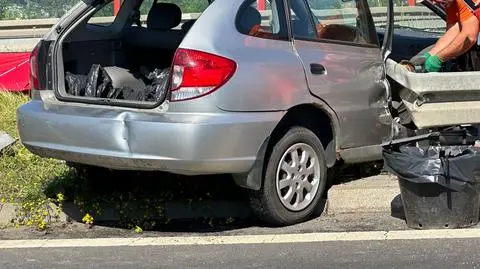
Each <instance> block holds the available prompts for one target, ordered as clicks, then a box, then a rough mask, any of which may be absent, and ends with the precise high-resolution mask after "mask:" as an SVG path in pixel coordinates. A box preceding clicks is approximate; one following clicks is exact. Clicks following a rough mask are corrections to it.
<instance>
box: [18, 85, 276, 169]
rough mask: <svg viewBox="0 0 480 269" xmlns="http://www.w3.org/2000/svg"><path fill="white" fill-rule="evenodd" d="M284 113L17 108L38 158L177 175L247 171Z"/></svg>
mask: <svg viewBox="0 0 480 269" xmlns="http://www.w3.org/2000/svg"><path fill="white" fill-rule="evenodd" d="M51 94H52V93H42V95H51ZM47 98H48V97H47ZM282 116H283V112H270V113H265V112H263V113H241V112H231V113H225V112H218V113H168V112H165V113H158V111H157V112H150V113H148V112H141V111H136V110H133V109H132V110H125V109H120V108H114V107H102V106H96V107H92V106H91V105H85V104H77V105H72V104H68V105H65V104H61V103H59V104H55V103H47V104H46V103H45V102H42V101H32V102H29V103H28V104H26V105H24V106H22V107H20V108H19V109H18V113H17V117H18V125H19V130H20V136H21V137H22V143H23V144H24V145H25V146H26V147H27V148H28V149H30V150H31V151H33V152H34V153H37V154H39V155H41V156H44V157H53V158H58V159H63V160H66V161H69V162H78V163H85V164H90V165H97V166H102V167H108V168H114V169H132V170H162V171H168V172H175V173H179V174H192V173H194V174H204V173H207V174H209V173H227V172H228V173H244V172H248V171H249V170H250V168H251V167H252V165H253V163H254V161H255V159H256V156H257V153H258V150H259V149H260V147H261V145H262V144H263V143H264V141H265V140H266V138H267V137H268V136H269V135H270V133H271V132H272V131H273V129H274V128H275V126H276V124H277V122H278V121H279V120H280V119H281V117H282Z"/></svg>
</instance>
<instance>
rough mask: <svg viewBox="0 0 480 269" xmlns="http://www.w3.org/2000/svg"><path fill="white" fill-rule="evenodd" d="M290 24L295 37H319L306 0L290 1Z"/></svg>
mask: <svg viewBox="0 0 480 269" xmlns="http://www.w3.org/2000/svg"><path fill="white" fill-rule="evenodd" d="M290 4H291V6H290V24H291V27H292V34H293V37H294V38H306V39H315V38H317V32H316V30H315V27H314V22H313V20H312V15H311V14H310V10H309V8H308V6H307V5H306V2H305V1H304V0H291V1H290Z"/></svg>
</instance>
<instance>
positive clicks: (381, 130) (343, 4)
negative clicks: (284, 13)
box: [289, 0, 391, 148]
mask: <svg viewBox="0 0 480 269" xmlns="http://www.w3.org/2000/svg"><path fill="white" fill-rule="evenodd" d="M289 3H290V14H291V16H290V20H291V26H292V35H293V37H294V42H295V48H296V50H297V51H298V54H299V57H300V58H301V60H302V62H303V65H304V68H305V73H306V77H307V81H308V85H309V88H310V91H311V93H312V94H313V95H315V96H316V97H318V98H320V99H323V100H324V101H325V102H326V103H327V104H329V105H330V106H331V108H332V109H333V110H334V111H335V112H336V113H337V116H338V119H339V121H340V129H341V130H340V131H341V134H340V138H341V140H340V147H341V148H352V147H363V146H370V145H378V144H381V143H382V141H383V140H385V139H388V138H389V137H390V134H391V125H390V122H388V121H387V122H385V121H383V120H382V119H385V118H388V119H390V113H389V110H388V101H387V100H388V94H387V93H388V91H387V90H388V89H387V87H388V86H386V85H388V84H386V81H385V65H384V61H383V59H382V53H381V49H380V46H379V44H378V38H377V35H376V31H375V26H374V25H373V20H372V17H371V15H370V11H369V8H368V5H367V1H366V0H357V1H355V0H290V1H289Z"/></svg>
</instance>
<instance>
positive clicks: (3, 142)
mask: <svg viewBox="0 0 480 269" xmlns="http://www.w3.org/2000/svg"><path fill="white" fill-rule="evenodd" d="M13 144H15V139H14V138H13V137H11V136H10V135H9V134H7V133H6V132H4V131H0V154H2V152H3V150H5V149H7V148H8V147H10V146H12V145H13Z"/></svg>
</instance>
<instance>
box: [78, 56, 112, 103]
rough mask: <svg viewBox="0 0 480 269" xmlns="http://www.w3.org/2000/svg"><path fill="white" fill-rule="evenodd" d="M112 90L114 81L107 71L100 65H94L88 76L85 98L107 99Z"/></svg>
mask: <svg viewBox="0 0 480 269" xmlns="http://www.w3.org/2000/svg"><path fill="white" fill-rule="evenodd" d="M112 88H113V86H112V79H111V78H110V76H109V75H108V74H107V72H106V71H105V69H104V68H103V67H102V66H101V65H99V64H94V65H92V68H91V69H90V72H89V74H88V81H87V87H86V89H85V96H87V97H103V98H105V97H107V95H108V92H109V91H110V90H111V89H112Z"/></svg>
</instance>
